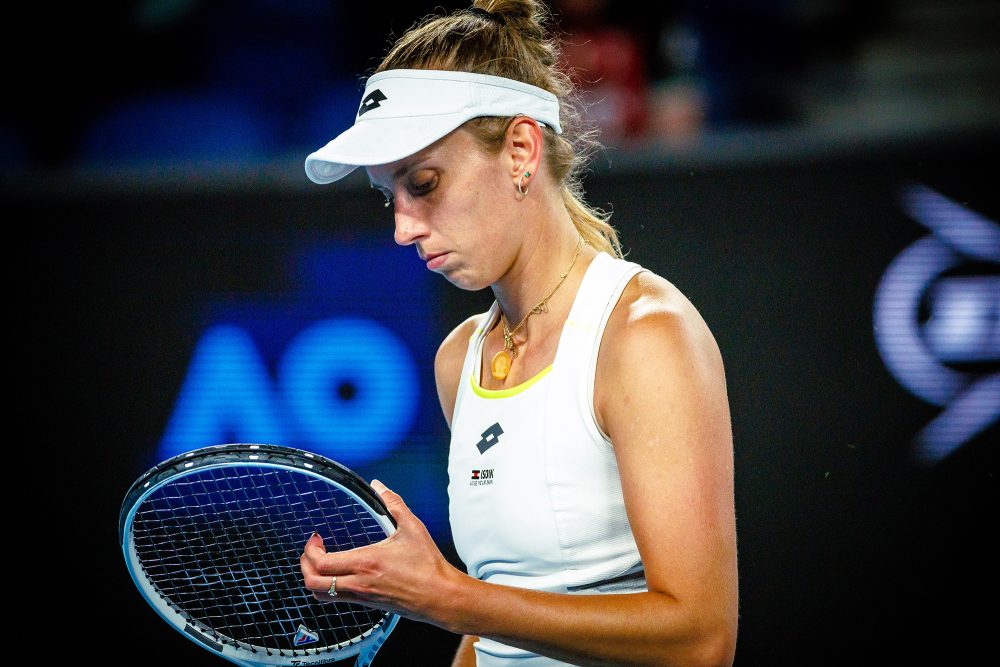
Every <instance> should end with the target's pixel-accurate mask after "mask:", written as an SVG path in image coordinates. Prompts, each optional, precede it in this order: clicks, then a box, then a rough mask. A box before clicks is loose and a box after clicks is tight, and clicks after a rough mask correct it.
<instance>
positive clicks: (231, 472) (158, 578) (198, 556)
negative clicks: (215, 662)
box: [118, 443, 398, 665]
mask: <svg viewBox="0 0 1000 667" xmlns="http://www.w3.org/2000/svg"><path fill="white" fill-rule="evenodd" d="M313 531H316V532H319V533H320V535H321V536H322V537H323V539H324V542H325V544H326V548H327V550H328V551H341V550H346V549H351V548H355V547H359V546H365V545H367V544H373V543H375V542H378V541H381V540H382V539H385V538H386V537H388V536H389V535H392V534H393V533H394V532H395V522H394V520H393V519H392V515H391V514H389V511H388V509H387V508H386V507H385V504H384V503H383V502H382V499H381V498H380V497H379V495H378V493H376V492H375V490H374V489H372V488H371V487H370V486H369V485H368V483H367V482H365V481H364V480H363V479H362V478H361V477H360V476H358V475H357V474H356V473H354V472H353V471H352V470H350V469H349V468H346V467H345V466H343V465H341V464H339V463H337V462H335V461H333V460H331V459H328V458H326V457H324V456H320V455H318V454H315V453H313V452H308V451H305V450H300V449H294V448H291V447H284V446H280V445H270V444H251V443H237V444H227V445H213V446H211V447H204V448H201V449H197V450H194V451H190V452H186V453H184V454H180V455H178V456H175V457H172V458H170V459H167V460H166V461H163V462H162V463H160V464H158V465H156V466H154V467H153V468H151V469H150V470H148V471H147V472H145V473H144V474H143V475H141V476H140V477H139V478H138V479H137V480H136V481H135V482H134V483H133V484H132V486H131V487H130V488H129V490H128V492H127V493H126V494H125V499H124V501H123V503H122V509H121V514H120V518H119V526H118V532H119V542H120V544H121V547H122V552H123V554H124V557H125V563H126V566H127V568H128V571H129V574H130V575H131V577H132V580H133V581H134V583H135V585H136V587H137V588H138V590H139V591H140V593H141V594H142V596H143V597H144V598H145V599H146V601H147V602H148V603H149V604H150V605H151V606H152V607H153V609H155V610H156V612H157V613H158V614H159V615H160V616H161V617H162V618H163V619H164V620H166V621H167V622H168V623H169V624H170V625H171V626H172V627H174V628H175V629H177V630H178V631H179V632H181V633H182V634H184V635H185V636H186V637H188V638H189V639H191V640H192V641H195V642H196V643H198V644H199V645H201V646H203V647H204V648H206V649H208V650H210V651H212V652H214V653H216V654H217V655H219V656H221V657H223V658H226V659H228V660H230V661H232V662H235V663H237V664H243V665H311V664H324V663H329V662H334V661H338V660H343V659H346V658H349V657H351V656H354V655H357V654H359V653H361V652H362V651H364V652H366V653H367V654H368V655H372V654H373V651H374V650H376V649H377V648H378V646H380V645H381V643H382V641H384V639H385V636H386V635H387V634H388V633H389V632H390V631H391V630H392V629H393V627H394V626H395V623H396V621H397V620H398V617H397V616H396V615H395V614H392V613H389V612H383V611H380V610H377V609H372V608H369V607H365V606H362V605H358V604H352V603H347V602H320V601H318V600H316V599H315V598H313V597H312V594H311V593H310V592H309V591H307V590H306V589H305V586H304V584H303V582H302V574H301V570H300V565H299V557H300V555H301V553H302V549H303V547H304V546H305V542H306V540H308V538H309V536H310V535H311V534H312V533H313Z"/></svg>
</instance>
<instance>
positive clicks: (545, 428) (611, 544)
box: [448, 252, 646, 667]
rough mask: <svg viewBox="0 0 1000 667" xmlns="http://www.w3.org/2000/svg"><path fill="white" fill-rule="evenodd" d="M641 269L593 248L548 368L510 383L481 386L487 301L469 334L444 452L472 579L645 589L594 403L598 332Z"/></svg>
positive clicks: (481, 653) (501, 650) (486, 645)
mask: <svg viewBox="0 0 1000 667" xmlns="http://www.w3.org/2000/svg"><path fill="white" fill-rule="evenodd" d="M643 270H644V269H643V268H642V267H641V266H639V265H638V264H634V263H632V262H627V261H625V260H620V259H615V258H613V257H611V256H610V255H608V254H607V253H603V252H602V253H598V254H597V255H596V256H595V257H594V259H593V261H592V262H591V264H590V266H589V267H587V272H586V274H585V275H584V278H583V281H582V283H581V284H580V288H579V290H578V291H577V294H576V297H575V298H574V301H573V306H572V308H571V309H570V313H569V317H568V318H567V319H566V323H565V324H564V326H563V330H562V334H561V335H560V338H559V344H558V348H557V350H556V355H555V359H554V361H553V362H552V365H551V366H549V367H548V368H546V369H545V370H543V371H541V372H540V373H539V374H538V375H536V376H535V377H533V378H531V379H530V380H528V381H526V382H524V383H522V384H520V385H518V386H516V387H512V388H510V389H503V390H487V389H483V388H482V387H481V386H480V383H479V379H480V371H481V368H482V349H483V340H484V339H485V337H486V333H487V332H488V331H490V329H492V327H493V325H494V324H495V323H496V321H497V319H498V317H499V314H500V310H499V306H498V305H497V303H496V302H494V303H493V306H492V307H491V308H490V310H489V311H488V312H487V313H486V316H485V318H483V319H481V324H480V325H479V328H478V329H476V332H475V333H474V334H473V335H472V337H471V338H470V340H469V347H468V351H467V352H466V355H465V364H464V365H463V368H462V374H461V376H460V378H459V387H458V394H457V396H456V400H455V410H454V415H453V417H452V427H451V448H450V452H449V456H448V478H449V483H448V498H449V518H450V521H451V530H452V536H453V539H454V542H455V548H456V550H457V552H458V555H459V557H460V558H461V559H462V561H463V562H464V563H465V565H466V567H467V569H468V572H469V575H470V576H473V577H476V578H477V579H482V580H483V581H487V582H490V583H496V584H504V585H508V586H517V587H520V588H530V589H534V590H542V591H550V592H556V593H586V594H594V593H628V592H637V591H645V590H646V580H645V576H644V572H643V569H642V561H641V560H640V558H639V550H638V548H637V547H636V544H635V539H634V538H633V536H632V530H631V527H630V526H629V523H628V517H627V516H626V514H625V503H624V501H623V499H622V489H621V479H620V478H619V476H618V465H617V462H616V460H615V455H614V451H613V450H612V447H611V441H610V440H609V439H608V438H607V436H606V435H605V434H604V433H602V432H601V430H600V427H599V426H598V425H597V419H596V417H595V414H594V401H593V397H594V376H595V371H596V367H597V353H598V350H599V348H600V345H601V337H602V335H603V334H604V327H605V326H606V325H607V322H608V318H609V316H610V315H611V311H612V310H613V309H614V307H615V305H616V304H617V303H618V299H619V298H620V297H621V294H622V291H623V290H624V289H625V286H626V284H627V283H628V282H629V280H631V279H632V277H633V276H635V275H636V274H637V273H639V272H640V271H643ZM475 648H476V658H477V665H479V667H499V666H501V665H505V666H506V665H517V667H541V666H543V665H544V666H551V665H563V664H566V663H562V662H559V661H556V660H552V659H551V658H546V657H542V656H539V655H537V654H535V653H531V652H528V651H524V650H522V649H519V648H515V647H512V646H508V645H505V644H501V643H499V642H496V641H493V640H490V639H485V638H484V639H481V640H480V641H478V642H477V643H476V644H475Z"/></svg>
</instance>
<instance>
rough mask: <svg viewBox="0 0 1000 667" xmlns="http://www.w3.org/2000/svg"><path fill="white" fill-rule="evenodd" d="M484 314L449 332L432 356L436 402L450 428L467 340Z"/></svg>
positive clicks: (467, 346)
mask: <svg viewBox="0 0 1000 667" xmlns="http://www.w3.org/2000/svg"><path fill="white" fill-rule="evenodd" d="M485 315H486V313H479V314H478V315H473V316H472V317H469V318H468V319H466V320H465V321H464V322H462V323H461V324H459V325H458V326H457V327H455V328H454V329H452V330H451V333H449V334H448V335H447V336H445V338H444V340H443V341H441V345H440V346H438V350H437V353H436V354H435V355H434V381H435V383H436V384H437V392H438V400H440V401H441V411H442V412H443V413H444V418H445V421H447V422H448V426H449V428H450V427H451V417H452V414H453V413H454V411H455V397H456V396H457V395H458V382H459V375H460V374H461V373H462V365H463V364H464V363H465V353H466V351H467V350H468V349H469V339H470V338H472V335H473V334H474V333H475V332H476V328H477V327H478V326H479V323H480V322H481V321H482V319H483V317H485Z"/></svg>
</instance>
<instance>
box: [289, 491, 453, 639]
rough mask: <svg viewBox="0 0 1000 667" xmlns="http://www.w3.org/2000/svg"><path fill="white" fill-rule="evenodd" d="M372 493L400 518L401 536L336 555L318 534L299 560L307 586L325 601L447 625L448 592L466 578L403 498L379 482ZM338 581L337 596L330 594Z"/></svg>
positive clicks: (393, 536)
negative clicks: (352, 604) (363, 606)
mask: <svg viewBox="0 0 1000 667" xmlns="http://www.w3.org/2000/svg"><path fill="white" fill-rule="evenodd" d="M372 488H374V489H375V491H376V492H377V493H378V494H379V495H380V496H381V497H382V500H383V502H385V504H386V507H388V508H389V512H390V513H391V514H392V516H393V518H394V519H396V532H395V533H394V534H393V535H391V536H390V537H387V538H386V539H384V540H382V541H381V542H377V543H376V544H372V545H369V546H365V547H359V548H357V549H350V550H348V551H335V552H332V553H328V552H327V550H326V547H325V546H324V544H323V537H322V536H321V535H318V534H314V535H313V536H312V537H310V538H309V540H308V541H307V542H306V546H305V550H304V552H303V553H302V557H301V558H300V559H299V563H300V565H301V568H302V575H303V577H304V579H305V587H306V588H307V589H308V590H310V591H312V593H313V597H315V598H316V599H317V600H321V601H324V602H332V601H335V600H336V601H338V602H359V603H362V604H365V605H367V606H370V607H376V608H378V609H383V610H386V611H393V612H396V613H398V614H400V615H401V616H405V617H407V618H411V619H414V620H418V621H424V622H428V623H433V624H435V625H443V624H444V623H445V622H446V620H447V619H446V615H447V613H448V611H449V608H450V605H449V598H450V597H451V594H450V593H449V591H450V590H452V585H453V584H455V583H458V582H459V580H460V579H462V578H463V577H465V576H466V575H464V574H463V573H462V572H460V571H459V570H457V569H456V568H455V567H453V566H452V565H451V564H450V563H449V562H448V561H447V560H445V558H444V556H442V555H441V551H440V550H439V549H438V548H437V545H436V544H434V540H433V539H432V538H431V536H430V533H428V532H427V528H426V527H425V526H424V524H423V522H422V521H420V519H418V518H417V517H416V515H414V514H413V512H411V511H410V509H409V508H408V507H407V506H406V504H405V503H404V502H403V499H402V498H400V497H399V496H398V495H397V494H396V493H394V492H392V491H390V490H389V489H387V488H386V487H385V485H384V484H382V483H381V482H379V481H378V480H374V481H372ZM333 577H336V578H337V587H336V592H337V595H336V596H335V597H334V596H331V595H329V590H330V585H331V583H333Z"/></svg>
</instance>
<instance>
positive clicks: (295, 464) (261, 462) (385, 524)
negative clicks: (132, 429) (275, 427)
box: [118, 443, 399, 667]
mask: <svg viewBox="0 0 1000 667" xmlns="http://www.w3.org/2000/svg"><path fill="white" fill-rule="evenodd" d="M248 465H249V466H259V467H264V468H271V469H275V470H286V471H291V472H295V473H300V474H306V475H310V476H312V477H315V478H317V479H320V480H323V481H325V482H331V481H332V482H333V483H334V484H336V486H337V487H338V488H339V489H340V490H342V491H344V492H345V493H346V494H348V495H349V496H351V497H352V498H353V499H354V500H355V501H356V502H358V504H359V505H361V506H362V507H364V508H366V509H367V510H368V512H369V514H371V516H372V517H373V518H374V519H375V521H376V522H377V523H378V524H379V526H380V527H381V528H382V529H383V530H384V531H385V534H386V537H388V536H390V535H392V534H393V533H395V532H396V523H395V520H394V519H393V518H392V515H391V514H390V513H389V510H388V508H387V507H386V506H385V503H384V502H383V501H382V498H381V497H380V496H379V495H378V493H376V492H375V490H374V489H372V488H371V486H369V485H368V483H367V482H366V481H365V480H364V479H362V478H361V477H360V476H359V475H358V474H357V473H355V472H354V471H352V470H350V469H349V468H347V467H345V466H343V465H341V464H339V463H337V462H336V461H333V460H331V459H328V458H326V457H325V456H321V455H319V454H316V453H314V452H309V451H306V450H301V449H295V448H292V447H285V446H281V445H270V444H256V443H233V444H225V445H212V446H209V447H202V448H200V449H195V450H192V451H189V452H184V453H182V454H178V455H177V456H174V457H171V458H169V459H167V460H165V461H163V462H161V463H159V464H157V465H156V466H153V467H152V468H150V469H149V470H147V471H146V472H145V473H143V474H142V475H141V476H140V477H139V478H138V479H137V480H136V481H135V482H133V484H132V486H131V487H130V488H129V490H128V492H127V493H126V494H125V500H124V501H123V502H122V510H121V513H120V516H119V524H118V538H119V543H120V544H121V547H122V552H123V555H124V557H125V565H126V567H127V568H128V571H129V575H130V576H131V577H132V581H133V582H134V583H135V585H136V587H137V588H138V589H139V592H140V593H141V594H142V596H143V598H145V599H146V601H147V602H148V603H149V604H150V606H151V607H153V609H154V610H155V611H156V612H157V614H159V615H160V617H161V618H163V620H165V621H166V622H167V623H168V624H169V625H170V626H171V627H173V628H174V629H176V630H177V631H178V632H180V633H181V634H182V635H184V636H185V637H187V638H188V639H190V640H191V641H193V642H195V643H196V644H198V645H199V646H202V647H203V648H206V649H208V650H209V651H212V652H213V653H215V654H216V655H218V656H220V657H222V658H225V659H226V660H229V661H231V662H234V663H236V664H238V665H242V666H243V667H258V666H261V665H275V666H289V665H322V664H327V663H332V662H338V661H341V660H346V659H347V658H350V657H353V656H355V655H357V656H358V657H357V661H356V663H355V665H356V667H368V665H369V664H371V661H372V659H373V658H374V656H375V653H376V651H378V649H379V648H380V647H381V646H382V643H383V642H384V641H385V639H386V638H387V637H388V635H389V633H390V632H392V630H393V628H395V626H396V623H397V622H398V621H399V615H398V614H395V613H392V612H388V613H386V616H385V617H384V619H383V620H382V622H381V623H380V624H378V625H376V626H374V627H372V628H371V629H369V630H368V631H367V632H365V633H364V634H363V635H361V636H360V637H359V638H355V639H352V640H348V641H344V642H340V643H339V644H332V645H326V646H323V647H320V648H295V649H294V650H293V651H291V652H289V651H287V650H286V651H279V650H278V649H269V651H270V655H269V654H268V650H265V649H264V648H263V647H255V649H253V648H251V646H250V645H249V644H246V643H245V642H242V641H239V640H236V639H232V638H229V637H226V641H219V640H218V639H216V637H215V636H213V635H219V634H220V633H218V632H217V631H215V630H213V629H211V628H208V627H207V626H205V625H203V624H202V623H200V622H198V621H197V620H195V619H190V618H187V617H185V615H184V614H183V613H182V612H180V611H178V610H177V609H175V608H174V607H173V606H171V605H170V604H169V603H168V602H167V601H166V600H165V599H164V598H163V596H162V595H160V593H158V592H157V591H156V588H155V587H154V585H153V584H152V582H150V580H149V578H148V577H147V576H146V575H145V573H144V572H143V570H142V567H141V565H140V563H139V559H138V556H137V554H136V549H135V539H134V535H133V534H132V530H131V528H132V525H133V521H134V518H135V515H136V513H137V512H138V510H139V508H140V507H141V506H142V503H143V502H144V501H145V499H146V498H148V497H149V496H150V495H152V494H153V493H155V492H156V491H157V490H158V489H160V488H162V487H163V486H164V485H166V484H168V483H172V482H174V481H176V480H178V479H181V478H183V477H186V476H189V475H194V474H196V473H198V472H199V471H203V470H206V469H209V468H220V467H237V466H240V467H246V466H248ZM303 546H304V545H303ZM328 604H337V603H328ZM353 604H357V603H353Z"/></svg>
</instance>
